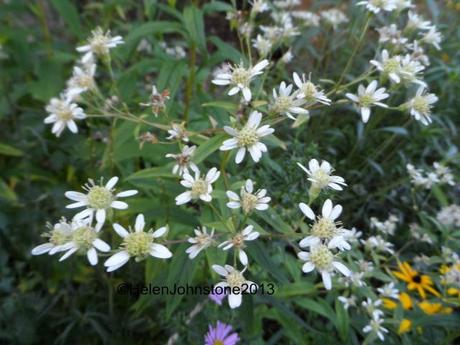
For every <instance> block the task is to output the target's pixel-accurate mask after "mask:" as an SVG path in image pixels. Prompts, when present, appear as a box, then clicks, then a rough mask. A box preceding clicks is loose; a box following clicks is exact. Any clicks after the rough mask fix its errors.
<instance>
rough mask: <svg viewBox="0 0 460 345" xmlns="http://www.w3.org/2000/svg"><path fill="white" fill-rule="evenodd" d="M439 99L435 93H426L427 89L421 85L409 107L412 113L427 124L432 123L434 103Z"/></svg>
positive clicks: (408, 104)
mask: <svg viewBox="0 0 460 345" xmlns="http://www.w3.org/2000/svg"><path fill="white" fill-rule="evenodd" d="M437 101H438V97H436V95H435V94H434V93H429V94H427V93H426V89H425V87H423V86H420V87H419V88H418V90H417V92H416V93H415V96H414V98H412V99H411V100H410V101H409V102H408V103H407V106H408V107H409V112H410V114H411V115H412V116H413V117H414V118H415V119H416V120H417V121H420V122H421V123H422V124H424V125H425V126H428V125H429V124H430V123H431V121H432V120H431V117H430V115H431V107H432V104H434V103H436V102H437Z"/></svg>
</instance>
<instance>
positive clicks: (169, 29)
mask: <svg viewBox="0 0 460 345" xmlns="http://www.w3.org/2000/svg"><path fill="white" fill-rule="evenodd" d="M180 29H181V26H180V24H179V23H176V22H172V21H168V20H158V21H155V22H149V23H144V24H142V25H138V26H137V25H136V26H135V27H134V28H133V29H132V30H131V32H130V33H129V35H128V36H126V42H127V43H137V42H138V41H139V40H140V39H141V38H148V37H149V36H151V35H153V34H159V33H161V34H164V33H174V32H180Z"/></svg>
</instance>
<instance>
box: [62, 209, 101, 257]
mask: <svg viewBox="0 0 460 345" xmlns="http://www.w3.org/2000/svg"><path fill="white" fill-rule="evenodd" d="M91 222H92V218H91V217H90V218H85V219H82V220H73V221H72V223H71V224H70V226H71V228H72V231H71V234H70V238H69V242H66V243H64V244H62V245H61V246H59V247H55V248H54V250H57V251H59V252H65V253H64V255H63V256H62V257H61V258H60V259H59V261H63V260H65V259H67V258H68V257H69V256H71V255H72V254H74V253H80V254H85V255H86V257H87V258H88V261H89V263H90V264H91V265H92V266H95V265H97V262H98V256H97V250H99V251H101V252H104V253H106V252H108V251H110V246H109V245H108V244H107V243H106V242H104V241H103V240H101V239H100V238H99V234H98V233H99V231H100V229H101V227H102V224H100V223H99V224H97V225H96V227H93V226H91ZM96 249H97V250H96Z"/></svg>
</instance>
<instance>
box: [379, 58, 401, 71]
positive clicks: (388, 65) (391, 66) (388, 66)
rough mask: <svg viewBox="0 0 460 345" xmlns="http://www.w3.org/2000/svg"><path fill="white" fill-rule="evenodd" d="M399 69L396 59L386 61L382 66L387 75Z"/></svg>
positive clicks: (399, 65)
mask: <svg viewBox="0 0 460 345" xmlns="http://www.w3.org/2000/svg"><path fill="white" fill-rule="evenodd" d="M400 68H401V64H400V63H399V61H398V59H396V58H391V59H388V60H387V61H386V62H385V64H384V65H383V69H384V70H385V72H387V73H395V72H398V71H399V69H400Z"/></svg>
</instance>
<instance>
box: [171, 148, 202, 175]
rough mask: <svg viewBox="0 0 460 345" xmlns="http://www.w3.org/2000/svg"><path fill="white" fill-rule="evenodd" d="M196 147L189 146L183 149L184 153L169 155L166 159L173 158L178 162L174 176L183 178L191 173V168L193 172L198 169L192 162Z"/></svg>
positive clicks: (175, 165) (174, 169) (174, 168)
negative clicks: (185, 174)
mask: <svg viewBox="0 0 460 345" xmlns="http://www.w3.org/2000/svg"><path fill="white" fill-rule="evenodd" d="M195 149H196V146H195V145H193V146H187V145H185V146H184V147H183V148H182V152H181V153H178V154H173V153H168V154H166V158H173V159H175V160H176V164H174V167H173V170H172V172H173V174H178V175H179V176H182V175H183V174H184V173H187V174H188V173H189V170H188V169H189V168H191V169H192V170H196V169H198V167H197V166H196V164H195V163H193V162H192V161H191V159H192V156H193V153H194V152H195Z"/></svg>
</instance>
